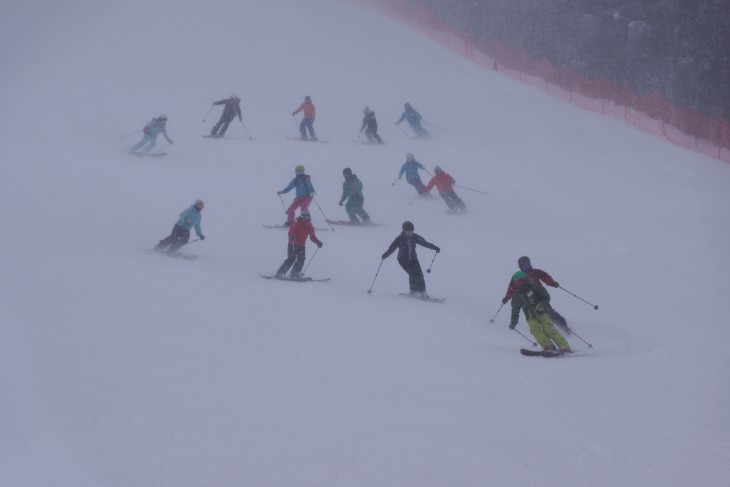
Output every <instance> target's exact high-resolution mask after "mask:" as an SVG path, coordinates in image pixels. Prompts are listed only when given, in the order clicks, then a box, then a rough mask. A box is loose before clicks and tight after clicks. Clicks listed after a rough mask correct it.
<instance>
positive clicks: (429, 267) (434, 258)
mask: <svg viewBox="0 0 730 487" xmlns="http://www.w3.org/2000/svg"><path fill="white" fill-rule="evenodd" d="M437 255H439V253H438V252H436V251H434V253H433V259H431V263H430V264H429V265H428V269H426V274H430V273H431V267H433V261H434V260H436V256H437Z"/></svg>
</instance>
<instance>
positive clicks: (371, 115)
mask: <svg viewBox="0 0 730 487" xmlns="http://www.w3.org/2000/svg"><path fill="white" fill-rule="evenodd" d="M362 112H363V113H364V114H365V116H364V117H363V119H362V127H360V133H362V131H363V130H364V131H365V136H366V137H367V138H368V140H369V141H370V142H373V141H377V142H378V144H382V143H383V139H381V138H380V136H379V135H378V121H377V120H376V119H375V112H374V111H372V110H371V109H369V108H368V107H365V109H364V110H363V111H362Z"/></svg>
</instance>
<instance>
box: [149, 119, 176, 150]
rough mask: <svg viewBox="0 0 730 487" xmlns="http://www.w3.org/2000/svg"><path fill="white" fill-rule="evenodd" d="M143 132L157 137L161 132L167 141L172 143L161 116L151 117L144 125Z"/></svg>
mask: <svg viewBox="0 0 730 487" xmlns="http://www.w3.org/2000/svg"><path fill="white" fill-rule="evenodd" d="M144 133H145V135H148V136H150V137H157V135H158V134H160V133H162V135H164V136H165V138H166V139H167V141H168V142H169V143H171V144H172V140H170V137H169V136H168V135H167V128H166V125H165V121H164V120H163V119H161V118H153V119H152V120H151V121H150V122H149V123H148V124H147V125H145V126H144Z"/></svg>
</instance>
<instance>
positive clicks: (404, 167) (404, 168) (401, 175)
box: [398, 164, 406, 179]
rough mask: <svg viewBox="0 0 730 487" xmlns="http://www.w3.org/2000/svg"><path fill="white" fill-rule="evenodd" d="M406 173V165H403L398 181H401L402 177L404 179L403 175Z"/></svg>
mask: <svg viewBox="0 0 730 487" xmlns="http://www.w3.org/2000/svg"><path fill="white" fill-rule="evenodd" d="M404 172H406V165H405V164H403V165H402V166H401V167H400V172H399V173H398V179H400V178H402V177H403V173H404Z"/></svg>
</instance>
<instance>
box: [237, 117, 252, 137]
mask: <svg viewBox="0 0 730 487" xmlns="http://www.w3.org/2000/svg"><path fill="white" fill-rule="evenodd" d="M238 121H239V122H241V125H243V131H244V132H246V135H248V140H251V139H253V137H251V134H249V133H248V130H247V129H246V125H245V124H244V123H243V120H241V119H240V118H239V119H238Z"/></svg>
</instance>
